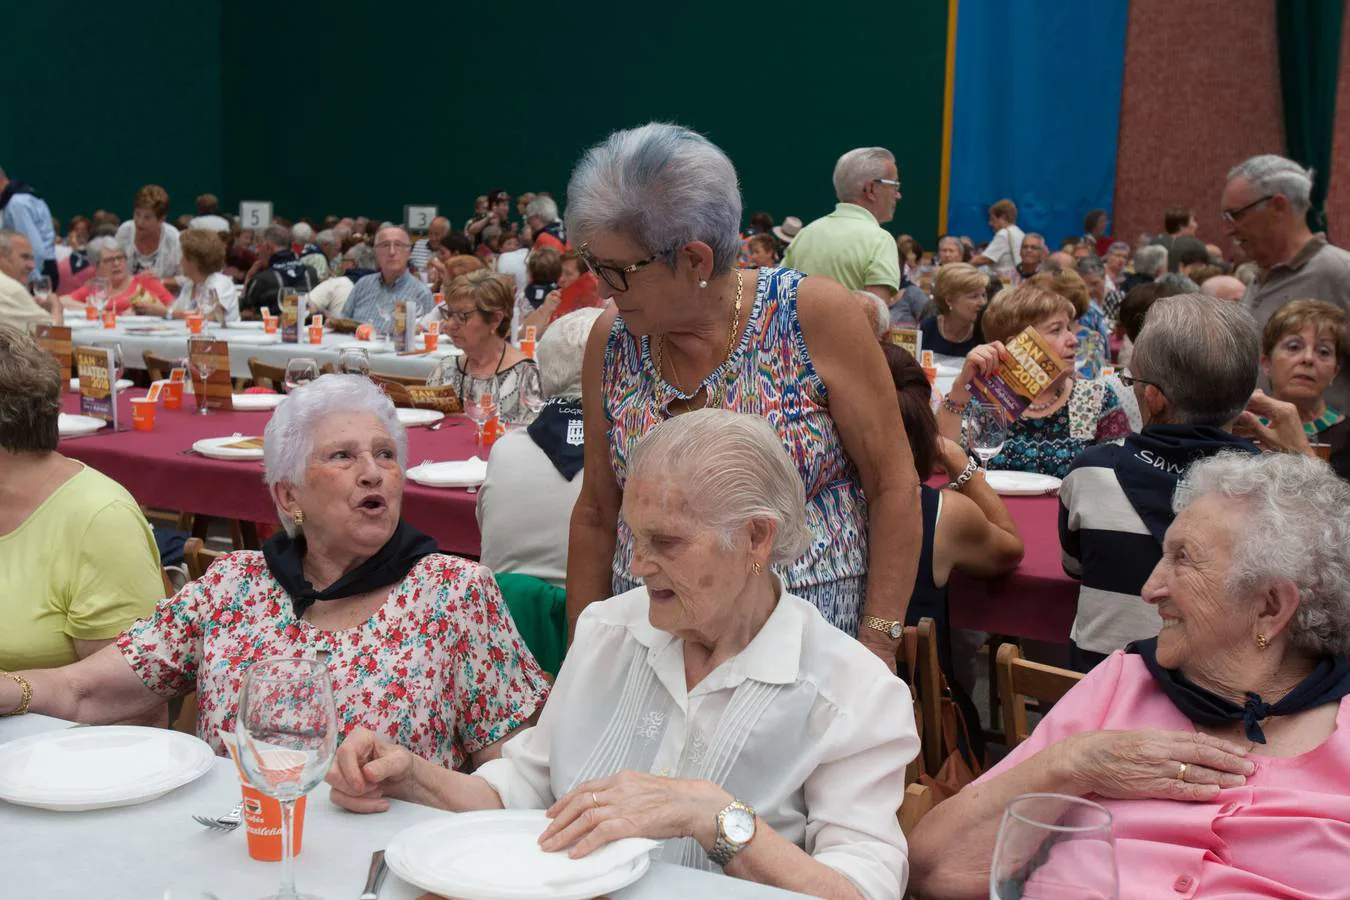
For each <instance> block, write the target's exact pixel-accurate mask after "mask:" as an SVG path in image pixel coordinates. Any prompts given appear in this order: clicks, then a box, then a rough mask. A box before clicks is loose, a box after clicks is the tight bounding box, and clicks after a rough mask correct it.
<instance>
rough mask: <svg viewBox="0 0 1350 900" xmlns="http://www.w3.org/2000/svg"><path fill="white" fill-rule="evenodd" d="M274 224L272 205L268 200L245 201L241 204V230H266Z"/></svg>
mask: <svg viewBox="0 0 1350 900" xmlns="http://www.w3.org/2000/svg"><path fill="white" fill-rule="evenodd" d="M271 224H272V204H271V203H270V202H268V201H266V200H244V201H241V202H240V204H239V225H240V227H241V228H266V227H267V226H268V225H271Z"/></svg>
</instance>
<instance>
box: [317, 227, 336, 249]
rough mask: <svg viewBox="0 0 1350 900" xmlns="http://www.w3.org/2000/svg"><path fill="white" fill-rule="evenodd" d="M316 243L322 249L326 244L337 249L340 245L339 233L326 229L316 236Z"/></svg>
mask: <svg viewBox="0 0 1350 900" xmlns="http://www.w3.org/2000/svg"><path fill="white" fill-rule="evenodd" d="M314 243H316V244H318V245H319V246H320V247H322V246H324V245H325V244H327V245H329V246H334V247H336V246H337V244H338V237H337V233H336V232H334V231H333V229H331V228H325V229H324V230H323V231H320V232H319V233H318V234H316V235H314Z"/></svg>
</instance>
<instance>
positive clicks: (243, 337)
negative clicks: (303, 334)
mask: <svg viewBox="0 0 1350 900" xmlns="http://www.w3.org/2000/svg"><path fill="white" fill-rule="evenodd" d="M215 337H218V338H220V339H222V340H225V341H229V342H230V343H231V344H247V345H248V346H250V347H251V346H254V345H257V346H260V347H261V346H265V345H268V344H280V343H281V335H280V334H264V333H263V332H261V331H231V332H228V333H226V332H223V331H217V332H215Z"/></svg>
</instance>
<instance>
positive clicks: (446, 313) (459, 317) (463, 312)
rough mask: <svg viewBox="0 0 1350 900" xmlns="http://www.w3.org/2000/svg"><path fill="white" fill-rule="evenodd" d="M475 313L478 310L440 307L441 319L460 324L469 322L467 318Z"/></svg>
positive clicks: (470, 317)
mask: <svg viewBox="0 0 1350 900" xmlns="http://www.w3.org/2000/svg"><path fill="white" fill-rule="evenodd" d="M477 313H478V310H476V309H447V308H446V307H444V306H442V307H441V318H442V319H444V320H445V321H447V322H458V323H459V324H461V325H467V324H469V320H470V319H472V318H473V317H474V316H475V315H476V314H477Z"/></svg>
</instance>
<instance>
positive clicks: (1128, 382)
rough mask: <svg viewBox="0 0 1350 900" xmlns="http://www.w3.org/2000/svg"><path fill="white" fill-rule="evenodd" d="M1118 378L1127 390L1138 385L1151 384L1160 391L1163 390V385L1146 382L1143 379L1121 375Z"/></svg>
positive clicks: (1117, 375) (1118, 374)
mask: <svg viewBox="0 0 1350 900" xmlns="http://www.w3.org/2000/svg"><path fill="white" fill-rule="evenodd" d="M1116 377H1117V378H1119V379H1120V383H1121V384H1123V385H1125V386H1126V387H1127V388H1132V387H1134V386H1135V385H1136V384H1151V385H1153V386H1154V387H1155V388H1157V389H1158V390H1160V391H1161V390H1162V385H1160V384H1158V382H1156V381H1145V380H1144V379H1142V378H1135V377H1134V376H1133V375H1125V374H1121V373H1117V374H1116Z"/></svg>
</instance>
